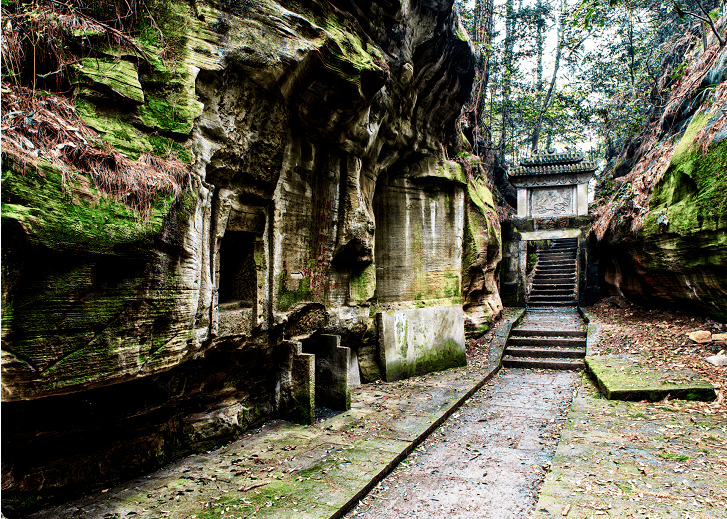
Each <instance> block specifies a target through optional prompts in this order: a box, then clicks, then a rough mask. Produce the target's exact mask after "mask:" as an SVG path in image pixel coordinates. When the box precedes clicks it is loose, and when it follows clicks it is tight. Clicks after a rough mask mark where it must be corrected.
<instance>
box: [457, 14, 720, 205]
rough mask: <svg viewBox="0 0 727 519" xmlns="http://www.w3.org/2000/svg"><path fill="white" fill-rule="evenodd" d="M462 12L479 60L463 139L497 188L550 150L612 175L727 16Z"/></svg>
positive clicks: (604, 192)
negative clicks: (693, 50) (691, 56)
mask: <svg viewBox="0 0 727 519" xmlns="http://www.w3.org/2000/svg"><path fill="white" fill-rule="evenodd" d="M456 4H457V9H458V11H459V13H460V17H461V19H462V21H463V25H464V26H465V28H466V29H467V31H468V32H469V37H470V39H471V40H472V42H473V43H474V45H475V48H476V53H477V78H476V81H475V88H474V91H473V96H472V101H471V102H470V105H469V106H468V107H467V109H466V110H465V115H464V120H465V124H464V125H463V126H464V129H465V135H466V136H467V138H468V140H469V141H470V142H471V143H472V144H473V153H474V155H476V156H479V157H481V158H482V159H483V162H484V165H485V166H486V168H485V169H486V170H488V175H489V176H491V177H492V178H494V179H495V180H496V183H497V184H500V183H501V182H498V181H497V180H498V177H502V176H503V173H504V171H506V170H507V168H508V167H509V166H513V165H517V164H518V163H519V162H520V161H521V160H522V159H524V158H526V157H528V156H530V155H531V153H532V152H533V151H535V150H538V149H539V150H541V151H542V150H545V149H550V148H556V149H557V150H558V151H561V152H562V151H566V150H576V149H577V150H578V151H580V152H582V153H583V154H584V155H585V156H586V158H587V159H588V160H591V161H594V162H596V163H597V164H599V173H598V175H600V176H601V177H605V176H607V175H612V174H613V162H614V159H615V158H616V157H617V156H618V155H619V153H620V152H621V150H622V148H623V147H624V145H627V146H628V142H629V141H630V140H633V139H634V138H636V137H637V136H638V135H639V134H641V133H642V132H643V131H644V130H645V129H646V126H647V124H648V122H649V121H650V120H651V119H652V118H653V116H654V115H658V114H659V112H660V111H662V110H663V109H664V107H665V106H666V103H667V98H668V95H669V91H670V88H671V87H672V86H673V85H674V83H675V81H676V80H677V79H679V77H680V74H683V73H684V71H685V70H686V68H687V66H688V65H689V64H688V63H687V61H685V56H686V53H687V51H688V50H689V48H690V46H691V45H692V44H693V43H694V41H695V39H701V40H702V45H703V46H704V44H705V42H706V37H707V35H709V34H717V31H715V30H714V25H713V23H712V22H713V21H714V20H717V19H718V18H719V17H720V16H722V15H723V14H725V12H727V2H726V1H725V0H685V1H683V2H676V1H673V0H655V1H654V0H457V2H456ZM717 38H720V39H721V37H720V36H719V35H717ZM498 171H499V172H500V173H499V174H498ZM621 173H622V174H623V173H624V172H621ZM617 176H618V175H617ZM607 191H608V190H603V189H599V194H600V195H601V196H607V195H609V194H610V193H608V192H607ZM505 198H506V199H507V198H508V197H507V196H506V197H505ZM507 201H508V202H510V203H511V204H512V202H514V200H512V201H510V200H507Z"/></svg>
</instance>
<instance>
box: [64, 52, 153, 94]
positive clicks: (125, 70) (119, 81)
mask: <svg viewBox="0 0 727 519" xmlns="http://www.w3.org/2000/svg"><path fill="white" fill-rule="evenodd" d="M71 68H72V69H73V71H74V72H75V73H76V76H77V77H76V78H75V80H74V81H75V82H76V83H78V84H84V85H88V86H90V87H91V88H94V89H98V88H100V87H99V85H103V86H105V87H107V88H109V89H110V90H111V91H112V92H114V93H115V94H117V95H119V96H120V97H121V98H123V99H125V100H128V101H132V102H134V103H137V104H143V103H144V91H143V89H142V88H141V83H140V82H139V75H138V72H137V70H136V65H134V64H133V63H131V62H129V61H126V60H123V59H120V58H98V59H97V58H84V59H82V60H81V65H80V66H78V65H74V66H73V67H71Z"/></svg>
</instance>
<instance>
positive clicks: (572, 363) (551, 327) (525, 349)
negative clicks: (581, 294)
mask: <svg viewBox="0 0 727 519" xmlns="http://www.w3.org/2000/svg"><path fill="white" fill-rule="evenodd" d="M586 336H587V332H586V325H585V323H584V322H583V318H582V317H581V314H580V313H579V312H578V308H576V307H575V306H571V307H564V306H559V307H530V308H528V309H527V310H526V311H525V314H524V315H523V318H522V319H521V321H520V324H519V325H518V326H517V327H516V328H514V329H513V330H512V331H511V332H510V337H509V338H508V339H507V343H506V344H505V351H504V356H503V358H502V365H503V366H505V367H511V368H540V369H569V370H578V369H583V368H584V367H585V363H584V361H583V359H584V357H585V356H586Z"/></svg>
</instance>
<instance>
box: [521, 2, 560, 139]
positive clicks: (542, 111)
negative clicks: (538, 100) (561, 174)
mask: <svg viewBox="0 0 727 519" xmlns="http://www.w3.org/2000/svg"><path fill="white" fill-rule="evenodd" d="M565 9H566V0H560V15H559V16H558V36H557V38H556V41H557V47H556V50H555V64H554V66H553V67H554V68H553V77H551V78H550V85H549V86H548V92H547V93H546V94H545V99H543V104H542V106H541V107H540V113H539V114H538V122H537V123H535V128H534V129H533V138H532V147H531V148H530V151H531V152H532V153H537V152H538V141H539V140H540V132H541V130H542V128H543V118H544V117H545V112H546V111H547V110H548V105H549V104H550V100H551V98H552V97H553V90H554V89H555V80H556V78H557V77H558V69H559V68H560V54H561V49H562V47H563V42H562V39H563V16H564V13H565Z"/></svg>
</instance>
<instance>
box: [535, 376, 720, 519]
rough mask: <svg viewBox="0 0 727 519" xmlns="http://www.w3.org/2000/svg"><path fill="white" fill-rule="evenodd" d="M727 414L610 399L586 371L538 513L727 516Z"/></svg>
mask: <svg viewBox="0 0 727 519" xmlns="http://www.w3.org/2000/svg"><path fill="white" fill-rule="evenodd" d="M726 418H727V417H725V416H724V415H720V414H704V413H701V412H697V411H695V410H690V412H679V409H677V408H675V407H672V406H671V405H670V404H668V403H662V404H656V403H649V402H619V401H613V400H605V399H604V398H602V397H601V395H600V394H599V393H598V391H597V390H596V388H595V385H594V384H593V383H592V382H591V381H590V379H588V378H584V385H583V387H582V388H581V389H580V391H579V394H578V396H577V397H576V398H575V399H574V401H573V407H572V409H571V412H570V414H569V416H568V423H567V424H566V426H565V428H564V430H563V435H562V437H561V441H560V445H559V446H558V451H557V453H556V456H555V458H554V460H553V467H552V471H551V473H550V474H548V476H547V478H546V481H545V484H544V486H543V488H542V491H541V497H540V501H539V502H538V505H537V507H536V513H535V515H534V516H533V519H550V518H559V519H562V518H563V517H566V518H568V519H586V518H588V519H590V518H599V517H604V518H605V517H615V518H619V519H628V518H643V519H645V518H649V519H667V518H669V519H677V518H679V519H725V518H727V419H726Z"/></svg>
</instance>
